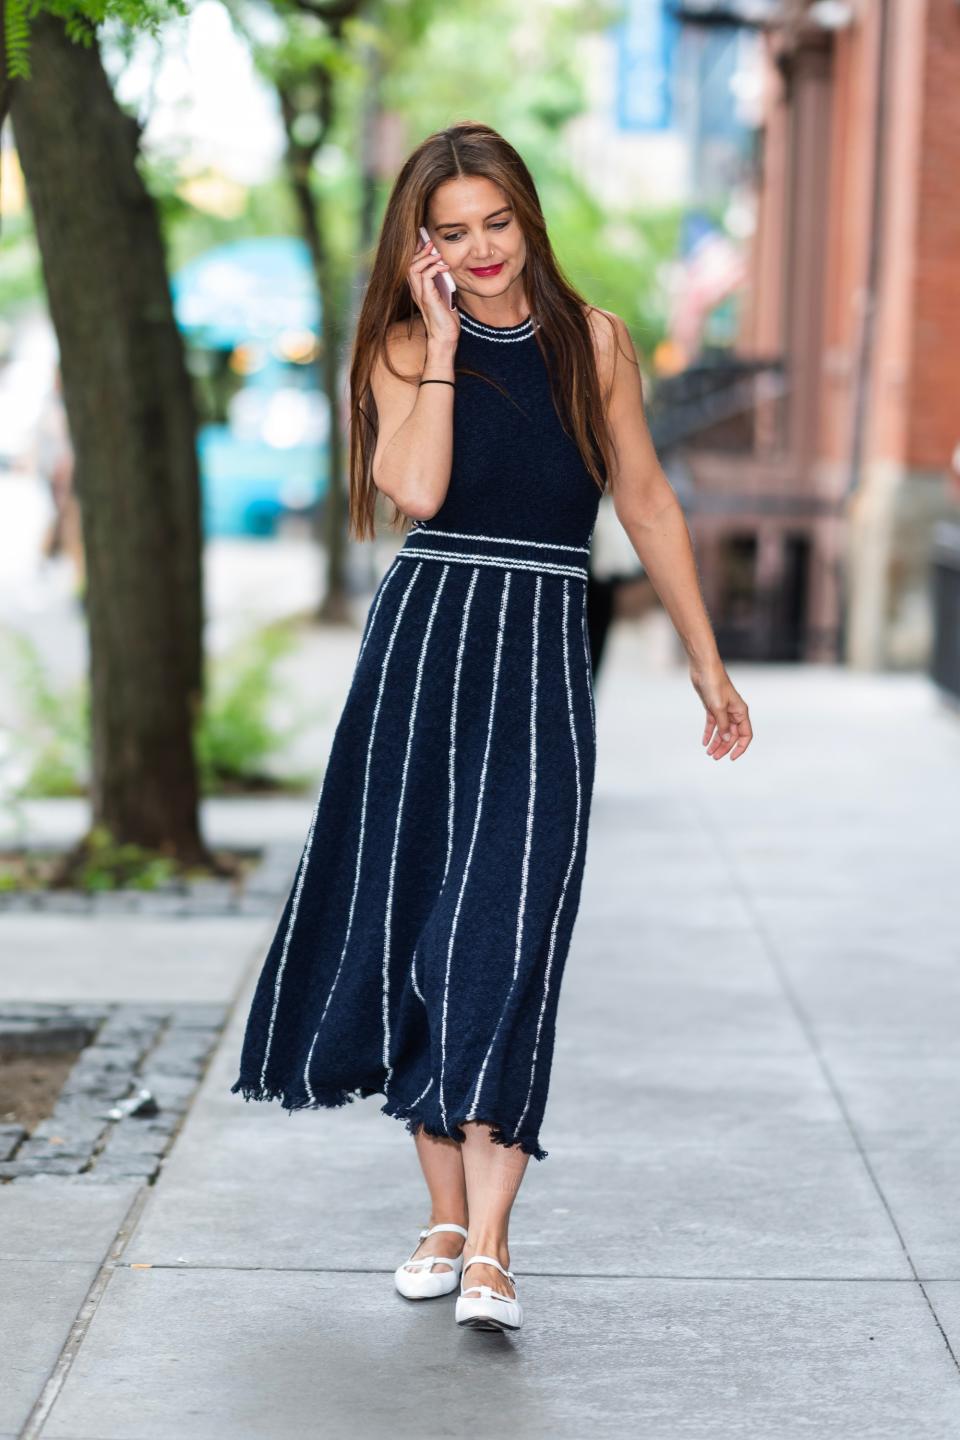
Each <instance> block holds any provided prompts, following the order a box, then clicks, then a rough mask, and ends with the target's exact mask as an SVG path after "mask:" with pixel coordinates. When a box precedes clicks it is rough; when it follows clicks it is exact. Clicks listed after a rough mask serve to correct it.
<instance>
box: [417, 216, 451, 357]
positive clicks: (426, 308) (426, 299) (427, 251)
mask: <svg viewBox="0 0 960 1440" xmlns="http://www.w3.org/2000/svg"><path fill="white" fill-rule="evenodd" d="M434 248H435V247H434V244H433V241H432V240H425V241H424V242H423V244H422V245H421V246H420V248H419V250H417V252H416V254H415V256H414V258H413V261H412V262H411V264H410V268H409V269H408V270H407V284H408V285H409V286H410V292H411V294H412V295H413V300H414V304H415V305H416V307H417V309H418V310H419V311H420V314H421V315H422V316H423V323H424V325H425V326H426V330H427V343H428V344H429V342H430V341H431V340H441V341H450V342H451V343H453V344H455V343H456V341H457V338H458V336H459V334H460V314H459V312H458V311H457V310H456V309H454V310H451V309H450V307H449V305H447V304H446V302H445V301H444V300H442V299H441V298H440V294H439V292H438V290H437V287H436V284H435V282H434V279H433V277H434V275H437V274H439V273H440V272H441V271H442V270H449V268H450V267H449V265H448V264H447V263H446V261H445V260H442V259H441V258H440V256H439V255H438V254H434V253H433V252H434Z"/></svg>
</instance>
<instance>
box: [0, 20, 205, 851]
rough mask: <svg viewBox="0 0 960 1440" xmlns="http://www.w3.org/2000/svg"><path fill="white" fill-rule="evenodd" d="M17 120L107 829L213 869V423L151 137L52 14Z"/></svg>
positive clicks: (96, 811)
mask: <svg viewBox="0 0 960 1440" xmlns="http://www.w3.org/2000/svg"><path fill="white" fill-rule="evenodd" d="M31 68H32V78H31V79H30V80H29V81H24V80H18V81H16V82H15V83H14V84H13V86H12V95H11V116H12V120H13V126H14V131H15V135H16V140H17V147H18V150H19V155H20V160H21V164H22V166H23V172H24V176H25V179H26V185H27V191H28V194H29V198H30V204H31V208H32V211H33V218H34V223H35V226H36V232H37V238H38V243H39V247H40V253H41V257H42V262H43V273H44V280H45V284H46V290H47V297H48V301H49V306H50V314H51V317H52V320H53V324H54V327H55V329H56V333H57V338H58V341H59V347H60V367H61V374H62V379H63V392H64V400H65V404H66V410H67V416H68V419H69V423H70V433H71V439H72V443H73V447H74V455H75V484H76V486H77V493H78V496H79V499H80V506H81V513H82V519H83V532H84V547H85V553H86V565H87V592H86V604H87V615H88V622H89V645H90V679H91V712H92V714H91V720H92V763H91V771H92V798H93V820H94V824H96V825H99V826H103V827H105V828H106V829H107V830H109V831H110V833H111V834H112V835H113V837H114V838H115V839H116V840H117V841H118V842H131V843H136V844H140V845H143V846H146V847H149V848H150V849H159V850H162V851H164V852H166V853H168V854H171V855H174V856H176V857H178V858H180V859H182V860H185V861H196V860H201V859H205V858H207V857H206V852H205V850H204V847H203V844H202V842H201V838H200V832H199V823H198V814H197V811H198V784H197V773H196V765H195V759H194V751H193V740H192V730H193V724H194V720H195V718H196V715H197V713H198V709H199V705H200V702H201V695H202V666H203V660H202V588H201V523H200V493H199V478H198V470H197V458H196V443H195V442H196V417H195V411H194V402H193V394H192V388H191V384H190V379H189V376H188V374H187V370H186V365H185V361H184V353H183V345H182V342H181V338H180V334H179V332H178V330H177V328H176V324H175V321H174V317H173V306H172V301H171V296H170V290H169V285H168V280H167V270H166V260H165V256H164V251H163V242H162V238H161V234H160V227H159V221H158V217H157V212H156V208H155V206H154V204H153V201H152V198H151V196H150V195H149V193H148V191H147V189H146V186H145V185H144V183H143V180H142V178H141V176H140V173H139V170H138V168H137V158H138V144H139V129H138V126H137V124H136V122H135V121H134V120H132V119H131V118H130V117H129V116H127V115H126V114H125V113H124V112H123V110H121V108H120V107H119V105H118V104H117V102H116V100H115V99H114V96H113V93H112V91H111V89H110V85H109V82H108V80H107V77H106V75H105V73H104V70H103V67H102V65H101V62H100V56H99V52H98V50H97V47H96V45H95V44H94V45H92V46H91V47H90V48H86V47H84V46H80V45H78V44H75V43H73V42H72V41H71V40H70V39H69V38H68V37H67V35H66V32H65V30H64V28H63V25H62V23H61V22H60V21H59V20H57V19H55V18H53V17H52V16H49V15H46V14H40V15H38V16H37V17H36V19H35V20H34V21H33V23H32V26H31Z"/></svg>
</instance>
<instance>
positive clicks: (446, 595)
mask: <svg viewBox="0 0 960 1440" xmlns="http://www.w3.org/2000/svg"><path fill="white" fill-rule="evenodd" d="M460 314H461V328H460V335H459V339H458V343H457V351H456V370H455V374H456V386H457V388H456V391H455V394H454V422H453V423H454V434H453V464H452V471H451V479H450V485H449V488H448V492H447V495H446V498H445V500H444V503H443V505H442V506H441V507H440V509H439V510H438V511H437V512H436V514H435V515H434V516H433V517H432V518H431V519H430V520H429V521H426V522H422V521H415V522H413V526H412V528H411V529H410V530H409V531H408V533H407V535H406V537H405V540H404V543H403V545H402V547H401V548H400V549H399V551H398V552H397V554H396V556H395V558H394V560H393V563H392V564H391V565H390V567H389V569H388V570H387V571H386V573H385V575H384V576H383V579H382V580H381V582H380V584H379V586H378V588H377V590H376V593H375V595H374V597H373V599H372V601H371V603H370V608H369V611H368V613H367V617H366V622H365V625H364V631H363V636H362V639H361V643H360V648H359V653H358V657H357V661H356V666H355V670H354V673H353V677H352V681H351V685H350V689H349V692H348V695H347V699H346V701H345V704H344V708H343V711H342V712H341V715H340V718H339V720H338V723H337V727H336V730H335V732H334V738H333V742H332V745H331V749H330V754H329V758H328V763H327V767H326V770H325V772H324V776H323V781H322V783H321V785H320V791H319V795H318V797H317V802H316V806H315V808H314V812H313V818H312V820H311V823H310V827H309V832H308V834H307V838H306V843H305V846H304V849H303V853H302V856H301V859H300V864H299V868H298V871H297V875H296V878H295V880H294V882H293V885H292V888H291V892H290V895H289V897H288V899H287V902H286V905H285V907H284V910H283V914H282V916H281V919H280V922H279V925H278V928H277V931H276V935H275V937H274V939H273V942H272V944H271V946H270V949H269V952H268V954H267V956H266V959H265V962H264V965H263V969H262V971H261V974H260V977H259V981H258V984H257V988H256V992H255V995H254V998H253V1002H252V1005H251V1009H250V1013H249V1017H248V1020H247V1025H246V1033H245V1037H244V1041H243V1048H242V1055H241V1059H240V1073H239V1077H238V1079H237V1080H236V1083H235V1084H234V1085H233V1086H232V1087H231V1093H238V1092H240V1093H242V1095H243V1096H244V1098H245V1099H247V1100H272V1099H277V1100H279V1101H280V1103H281V1105H282V1106H283V1108H285V1109H287V1110H288V1111H291V1112H292V1111H294V1110H299V1109H302V1108H305V1107H313V1108H316V1107H319V1106H325V1107H333V1106H340V1105H343V1104H345V1103H347V1102H348V1101H352V1100H353V1099H355V1098H363V1097H366V1096H369V1095H374V1094H380V1095H383V1096H384V1097H385V1100H384V1104H383V1105H382V1106H381V1111H382V1113H384V1114H386V1115H390V1116H393V1117H395V1118H396V1119H399V1120H403V1121H405V1123H406V1126H407V1129H408V1130H409V1131H410V1132H411V1133H412V1134H416V1133H417V1131H419V1130H420V1129H421V1128H422V1129H423V1130H424V1131H425V1133H427V1134H429V1135H438V1136H449V1137H451V1138H453V1139H455V1140H458V1141H463V1140H464V1139H465V1135H464V1132H463V1130H462V1129H461V1125H462V1123H463V1122H464V1121H466V1120H477V1121H483V1122H486V1123H487V1124H489V1125H490V1126H491V1137H492V1139H493V1140H494V1141H496V1142H497V1143H499V1144H502V1145H508V1146H511V1145H514V1146H519V1147H520V1148H521V1150H523V1151H524V1152H526V1153H528V1154H530V1155H533V1156H535V1157H536V1158H537V1159H538V1160H542V1159H545V1158H546V1156H547V1153H548V1152H547V1151H546V1150H544V1149H543V1148H542V1146H541V1144H540V1135H539V1132H540V1126H541V1122H542V1119H543V1114H544V1108H545V1104H546V1097H547V1090H548V1084H549V1078H550V1070H551V1064H552V1058H553V1048H554V1030H555V1018H556V1012H557V1001H558V996H559V991H560V982H561V977H562V974H563V969H564V964H565V961H566V956H567V952H568V948H569V945H570V939H571V934H572V930H573V924H574V919H575V916H576V913H577V909H578V905H579V900H580V889H581V879H582V875H583V869H584V860H585V854H586V845H587V830H588V821H589V815H590V802H591V796H592V791H593V779H594V765H595V752H596V726H595V713H594V695H593V681H592V672H591V666H590V656H589V648H588V640H587V629H586V581H587V562H588V556H589V547H590V540H591V536H592V532H593V525H594V522H595V520H596V516H597V507H598V503H599V499H600V490H599V487H598V486H597V484H596V482H595V481H594V480H593V478H592V477H591V475H590V473H589V471H588V470H587V468H586V466H585V465H584V464H583V461H582V459H581V457H580V454H579V452H578V450H577V447H576V445H575V444H574V442H573V440H572V439H570V438H569V437H568V436H567V435H566V434H565V433H564V431H563V429H562V427H561V424H560V421H559V418H558V416H557V413H556V411H555V409H554V406H553V402H552V399H551V395H550V389H549V377H548V372H547V368H546V362H545V360H544V357H543V354H542V352H541V350H540V346H539V343H538V339H537V338H536V336H535V334H534V321H533V319H532V317H530V316H528V317H527V319H526V320H524V321H523V322H521V323H520V324H519V325H511V326H499V325H498V326H494V325H487V324H485V323H481V322H480V321H477V320H476V319H474V318H473V317H472V316H469V315H467V314H466V313H465V312H463V311H461V312H460ZM464 371H472V372H478V373H474V374H470V373H464ZM601 474H603V468H602V464H601Z"/></svg>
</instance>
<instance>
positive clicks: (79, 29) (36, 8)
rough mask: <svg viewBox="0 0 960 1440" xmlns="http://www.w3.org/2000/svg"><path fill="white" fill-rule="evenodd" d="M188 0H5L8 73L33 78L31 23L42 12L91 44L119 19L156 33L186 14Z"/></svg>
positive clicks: (83, 42) (76, 38)
mask: <svg viewBox="0 0 960 1440" xmlns="http://www.w3.org/2000/svg"><path fill="white" fill-rule="evenodd" d="M187 8H188V5H187V0H6V4H5V7H4V31H5V40H6V48H7V75H8V76H9V77H10V79H21V80H29V78H30V22H31V21H32V20H35V19H36V17H37V16H38V15H39V14H40V13H41V11H43V12H44V13H45V14H48V15H54V16H56V17H57V18H58V19H60V20H62V21H63V24H64V28H65V29H66V32H67V34H68V35H69V37H70V39H71V40H73V41H75V42H76V43H77V44H78V45H87V46H89V45H92V44H93V42H94V40H95V39H96V36H97V27H98V26H99V25H102V24H103V22H104V21H105V20H116V21H118V22H119V23H120V24H121V25H122V26H125V27H128V28H129V29H131V30H139V31H144V32H146V33H148V34H156V33H157V32H158V31H159V30H160V28H161V26H162V25H163V23H164V21H166V20H169V19H170V18H171V16H173V15H185V14H186V13H187Z"/></svg>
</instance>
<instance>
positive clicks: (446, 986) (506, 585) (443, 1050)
mask: <svg viewBox="0 0 960 1440" xmlns="http://www.w3.org/2000/svg"><path fill="white" fill-rule="evenodd" d="M510 576H511V572H510V571H509V570H507V571H506V572H505V574H504V577H503V592H502V595H501V599H500V618H499V622H498V626H497V649H496V655H495V656H494V661H493V682H492V685H491V691H490V713H489V715H488V717H487V739H486V744H485V746H484V751H483V764H482V765H481V767H480V784H479V787H478V791H477V809H476V813H475V814H474V817H473V833H472V834H471V836H470V846H469V848H468V850H467V858H466V863H465V864H464V867H463V879H462V881H461V882H460V893H459V894H458V896H457V904H456V908H455V910H454V912H453V921H452V923H451V926H450V943H449V945H448V946H447V969H446V974H445V976H444V981H443V1020H442V1024H441V1029H440V1111H441V1114H442V1116H443V1127H444V1129H445V1130H447V1131H448V1133H449V1126H448V1124H447V1107H446V1104H445V1102H444V1095H443V1075H444V1069H445V1066H446V1059H447V1002H448V996H449V991H450V963H451V959H452V957H453V942H454V939H455V938H456V933H457V921H458V919H459V917H460V905H461V902H462V901H463V894H464V891H465V890H466V888H467V877H468V876H469V874H470V862H471V860H472V859H473V847H474V845H475V844H476V839H477V831H478V830H479V828H480V811H481V809H482V807H483V792H484V787H485V785H486V780H487V759H488V757H489V755H490V737H491V735H492V734H493V715H494V708H495V706H496V703H497V680H498V678H499V675H500V655H501V651H502V649H503V630H504V622H505V619H506V614H507V598H508V596H509V593H510Z"/></svg>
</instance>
